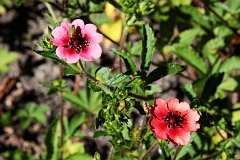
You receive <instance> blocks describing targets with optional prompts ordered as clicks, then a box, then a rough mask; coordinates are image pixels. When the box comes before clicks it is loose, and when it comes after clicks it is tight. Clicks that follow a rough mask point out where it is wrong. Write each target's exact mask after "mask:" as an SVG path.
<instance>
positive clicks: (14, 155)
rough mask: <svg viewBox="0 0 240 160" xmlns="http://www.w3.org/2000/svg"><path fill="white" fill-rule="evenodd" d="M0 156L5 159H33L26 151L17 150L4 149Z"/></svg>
mask: <svg viewBox="0 0 240 160" xmlns="http://www.w3.org/2000/svg"><path fill="white" fill-rule="evenodd" d="M1 157H3V159H6V160H20V159H25V160H34V158H33V157H32V156H31V155H29V154H28V153H27V152H22V151H19V150H13V151H5V152H2V153H1Z"/></svg>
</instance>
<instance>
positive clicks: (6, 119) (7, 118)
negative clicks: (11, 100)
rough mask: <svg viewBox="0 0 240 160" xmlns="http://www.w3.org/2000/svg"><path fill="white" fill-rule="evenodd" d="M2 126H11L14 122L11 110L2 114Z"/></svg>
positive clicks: (0, 120) (0, 115)
mask: <svg viewBox="0 0 240 160" xmlns="http://www.w3.org/2000/svg"><path fill="white" fill-rule="evenodd" d="M0 122H1V123H0V127H4V126H9V125H11V123H12V116H11V114H10V112H5V113H1V114H0Z"/></svg>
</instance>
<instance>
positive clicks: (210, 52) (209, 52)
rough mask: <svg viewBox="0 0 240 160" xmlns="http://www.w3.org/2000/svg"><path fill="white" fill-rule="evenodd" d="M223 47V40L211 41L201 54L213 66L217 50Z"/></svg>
mask: <svg viewBox="0 0 240 160" xmlns="http://www.w3.org/2000/svg"><path fill="white" fill-rule="evenodd" d="M224 45H225V43H224V39H222V38H215V39H211V40H210V41H208V42H207V43H206V44H205V45H204V47H203V53H204V55H205V56H206V57H207V58H208V60H209V61H210V63H211V64H213V63H214V62H215V61H216V58H217V57H218V55H217V51H218V49H220V48H222V47H223V46H224Z"/></svg>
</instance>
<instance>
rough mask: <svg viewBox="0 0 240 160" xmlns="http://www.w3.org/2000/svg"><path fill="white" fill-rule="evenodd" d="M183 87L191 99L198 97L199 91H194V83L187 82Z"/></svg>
mask: <svg viewBox="0 0 240 160" xmlns="http://www.w3.org/2000/svg"><path fill="white" fill-rule="evenodd" d="M181 88H182V90H183V91H184V92H185V93H186V94H187V95H188V97H189V98H190V100H193V99H195V98H197V93H196V92H195V91H194V88H193V86H192V84H189V83H185V84H183V85H182V86H181Z"/></svg>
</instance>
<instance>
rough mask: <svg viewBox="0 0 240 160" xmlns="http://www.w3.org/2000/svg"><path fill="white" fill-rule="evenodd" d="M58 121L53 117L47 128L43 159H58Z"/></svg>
mask: <svg viewBox="0 0 240 160" xmlns="http://www.w3.org/2000/svg"><path fill="white" fill-rule="evenodd" d="M60 133H61V132H60V123H59V120H58V119H55V120H54V121H53V122H52V123H51V124H50V125H49V126H48V128H47V131H46V134H45V137H44V143H45V145H46V152H47V153H46V157H45V159H49V160H56V159H58V150H59V146H58V145H59V138H60Z"/></svg>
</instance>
